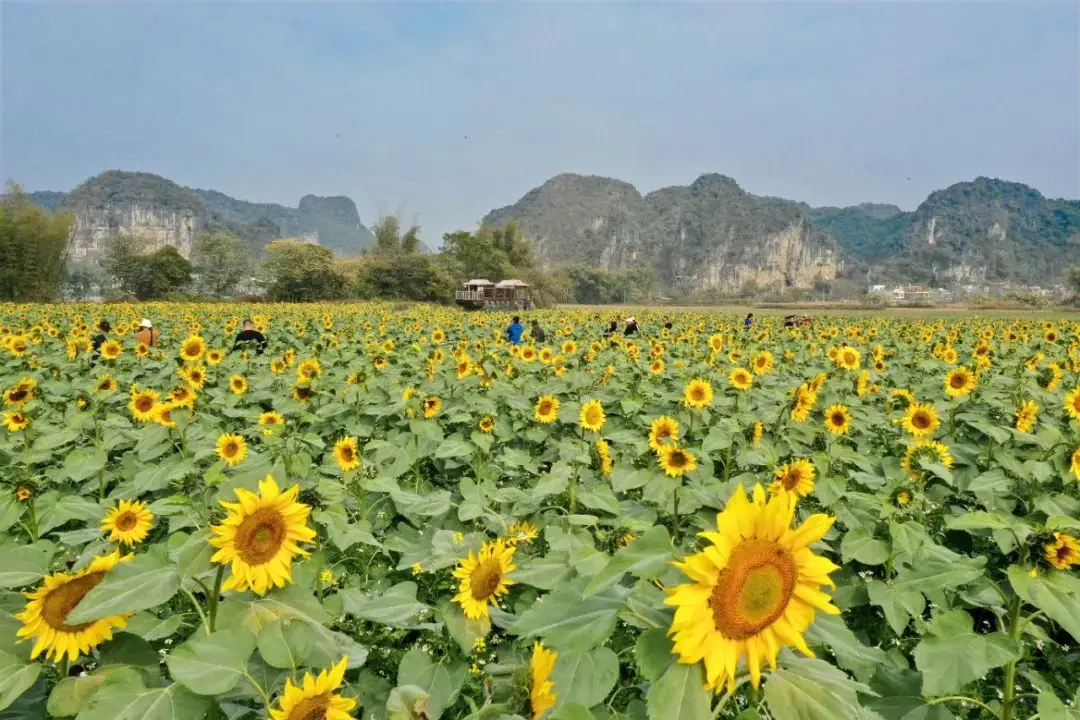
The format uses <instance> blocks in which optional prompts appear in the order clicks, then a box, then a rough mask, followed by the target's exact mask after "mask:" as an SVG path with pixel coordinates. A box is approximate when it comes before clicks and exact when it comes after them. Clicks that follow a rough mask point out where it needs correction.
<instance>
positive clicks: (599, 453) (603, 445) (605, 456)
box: [596, 438, 615, 475]
mask: <svg viewBox="0 0 1080 720" xmlns="http://www.w3.org/2000/svg"><path fill="white" fill-rule="evenodd" d="M596 457H597V458H598V459H599V460H600V473H601V474H602V475H610V474H611V471H612V470H613V469H615V461H614V460H612V459H611V445H609V444H608V441H607V440H604V439H603V438H601V439H599V440H597V441H596Z"/></svg>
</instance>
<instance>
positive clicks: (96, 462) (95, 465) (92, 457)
mask: <svg viewBox="0 0 1080 720" xmlns="http://www.w3.org/2000/svg"><path fill="white" fill-rule="evenodd" d="M107 461H108V458H107V457H106V456H105V453H104V452H103V451H97V452H90V451H88V450H84V449H82V448H79V449H77V450H73V451H72V452H70V453H68V455H67V457H65V458H64V472H65V473H66V474H67V477H68V478H69V479H70V480H71V481H72V482H76V483H80V482H82V481H84V480H87V479H89V478H92V477H94V476H95V475H97V473H98V471H99V470H102V469H104V467H105V463H106V462H107Z"/></svg>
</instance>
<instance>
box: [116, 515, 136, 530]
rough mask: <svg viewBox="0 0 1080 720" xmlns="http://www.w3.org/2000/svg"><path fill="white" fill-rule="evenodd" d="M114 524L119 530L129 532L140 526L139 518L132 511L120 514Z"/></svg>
mask: <svg viewBox="0 0 1080 720" xmlns="http://www.w3.org/2000/svg"><path fill="white" fill-rule="evenodd" d="M113 524H114V525H116V529H117V530H120V531H122V532H127V531H128V530H131V529H132V528H133V527H135V526H136V525H138V524H139V518H138V517H136V516H135V513H133V512H131V511H125V512H122V513H120V514H119V515H118V516H117V517H116V520H115V522H114V523H113Z"/></svg>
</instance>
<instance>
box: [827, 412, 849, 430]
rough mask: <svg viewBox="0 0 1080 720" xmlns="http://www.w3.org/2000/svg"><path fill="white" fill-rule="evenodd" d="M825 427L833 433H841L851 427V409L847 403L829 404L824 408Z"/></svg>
mask: <svg viewBox="0 0 1080 720" xmlns="http://www.w3.org/2000/svg"><path fill="white" fill-rule="evenodd" d="M825 429H826V430H828V431H829V432H831V433H832V434H833V435H843V434H844V433H846V432H847V431H848V430H850V429H851V411H850V410H848V408H847V405H830V406H829V407H827V408H825Z"/></svg>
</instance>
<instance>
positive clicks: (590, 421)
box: [579, 400, 607, 432]
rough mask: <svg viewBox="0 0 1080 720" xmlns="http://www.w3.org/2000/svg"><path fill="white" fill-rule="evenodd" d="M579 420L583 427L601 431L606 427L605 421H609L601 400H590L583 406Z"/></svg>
mask: <svg viewBox="0 0 1080 720" xmlns="http://www.w3.org/2000/svg"><path fill="white" fill-rule="evenodd" d="M579 421H580V424H581V427H582V429H584V430H591V431H592V432H599V431H600V429H601V428H602V427H604V423H605V422H607V416H606V415H605V414H604V406H603V405H601V404H600V401H599V400H590V401H589V402H587V403H585V404H584V405H582V406H581V413H580V415H579Z"/></svg>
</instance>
